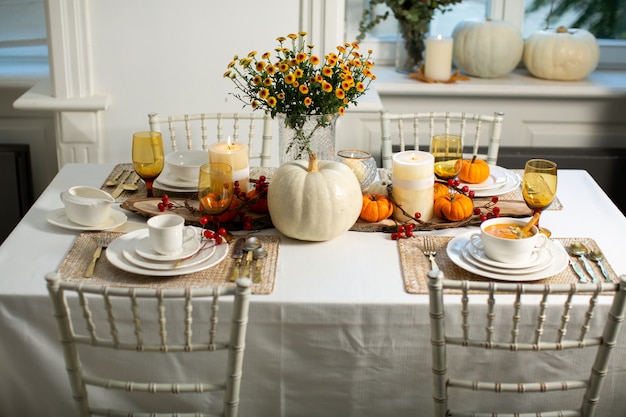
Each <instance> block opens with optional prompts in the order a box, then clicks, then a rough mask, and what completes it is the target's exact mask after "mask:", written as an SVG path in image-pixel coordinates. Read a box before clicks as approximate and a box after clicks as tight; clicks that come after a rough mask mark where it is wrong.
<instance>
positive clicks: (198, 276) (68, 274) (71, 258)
mask: <svg viewBox="0 0 626 417" xmlns="http://www.w3.org/2000/svg"><path fill="white" fill-rule="evenodd" d="M107 233H110V235H111V236H112V237H115V238H117V237H119V236H121V235H123V233H117V232H83V233H81V234H80V235H78V237H77V238H76V240H75V241H74V244H73V245H72V248H71V249H70V250H69V252H68V253H67V255H66V256H65V259H64V260H63V262H61V265H60V266H59V269H58V271H59V272H60V273H61V275H62V276H63V279H65V280H67V281H73V282H81V283H89V284H95V285H102V286H112V287H135V288H137V287H140V288H201V287H213V286H216V285H222V286H229V285H232V286H234V285H235V284H234V283H233V282H230V281H229V277H230V273H231V271H232V266H233V260H232V258H231V254H232V250H233V248H232V246H233V245H230V247H229V249H228V255H227V256H226V258H225V259H224V260H223V261H222V262H220V263H219V264H217V265H214V266H212V267H211V268H207V269H205V270H203V271H199V272H195V273H193V274H186V275H177V276H171V277H150V276H146V275H138V274H133V273H130V272H126V271H123V270H121V269H119V268H117V267H115V266H113V265H112V264H111V263H110V262H109V260H108V259H107V257H106V255H105V252H104V251H106V249H105V250H104V251H103V253H102V256H101V257H100V259H98V262H97V264H96V268H95V270H94V274H93V277H91V278H83V272H84V271H85V268H87V266H88V265H89V263H90V262H91V257H92V254H93V252H94V250H95V249H96V243H95V239H97V238H98V237H99V236H100V235H103V234H107ZM255 236H256V237H258V238H259V241H260V242H261V245H263V247H264V248H265V249H266V250H267V257H266V258H264V259H263V260H262V265H263V267H262V270H261V280H260V282H254V283H253V284H252V293H253V294H271V293H272V291H274V285H275V282H276V267H277V265H278V252H279V246H280V245H279V244H280V237H279V236H267V235H255Z"/></svg>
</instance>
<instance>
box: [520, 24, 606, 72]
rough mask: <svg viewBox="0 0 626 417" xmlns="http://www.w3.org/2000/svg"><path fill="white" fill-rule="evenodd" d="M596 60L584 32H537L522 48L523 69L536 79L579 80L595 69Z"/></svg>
mask: <svg viewBox="0 0 626 417" xmlns="http://www.w3.org/2000/svg"><path fill="white" fill-rule="evenodd" d="M599 60H600V48H599V47H598V42H597V40H596V38H595V36H593V35H592V34H591V33H589V32H588V31H586V30H585V29H567V28H566V27H564V26H559V27H558V28H556V29H546V30H539V31H536V32H533V33H532V34H531V35H530V36H528V38H527V39H526V43H525V45H524V65H526V68H527V69H528V71H530V73H531V74H532V75H534V76H535V77H537V78H544V79H547V80H560V81H577V80H581V79H583V78H585V77H586V76H587V75H589V74H590V73H591V72H592V71H593V70H595V69H596V67H597V66H598V61H599Z"/></svg>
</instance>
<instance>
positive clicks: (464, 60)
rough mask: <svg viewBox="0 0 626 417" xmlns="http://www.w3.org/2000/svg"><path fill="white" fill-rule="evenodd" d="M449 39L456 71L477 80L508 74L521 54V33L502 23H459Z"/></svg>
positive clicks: (491, 21) (488, 21)
mask: <svg viewBox="0 0 626 417" xmlns="http://www.w3.org/2000/svg"><path fill="white" fill-rule="evenodd" d="M452 39H453V47H452V48H453V49H452V58H453V61H454V64H455V65H456V67H457V68H459V69H460V70H461V71H463V72H465V73H466V74H469V75H473V76H475V77H480V78H498V77H502V76H505V75H507V74H509V73H510V72H511V71H513V70H514V69H515V67H516V66H517V64H519V62H520V61H521V59H522V54H523V52H524V39H523V38H522V34H521V32H520V30H519V29H517V28H516V27H515V26H513V25H512V24H511V23H508V22H505V21H503V20H491V19H487V20H485V21H474V20H465V21H462V22H460V23H458V24H457V25H456V26H455V28H454V31H453V32H452Z"/></svg>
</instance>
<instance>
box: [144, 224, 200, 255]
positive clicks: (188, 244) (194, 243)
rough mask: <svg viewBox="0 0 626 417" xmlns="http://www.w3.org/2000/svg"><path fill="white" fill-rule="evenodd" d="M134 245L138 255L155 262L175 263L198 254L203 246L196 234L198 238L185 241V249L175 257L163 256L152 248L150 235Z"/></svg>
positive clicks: (197, 236)
mask: <svg viewBox="0 0 626 417" xmlns="http://www.w3.org/2000/svg"><path fill="white" fill-rule="evenodd" d="M146 230H147V229H146ZM134 244H135V246H134V249H135V252H137V254H138V255H140V256H143V257H144V258H146V259H150V260H153V261H174V260H178V259H180V258H186V257H187V256H190V255H193V254H194V253H196V251H197V250H198V249H200V246H201V243H200V236H199V235H198V234H196V237H193V238H191V239H189V240H187V241H185V243H183V249H182V250H181V251H180V252H178V253H175V254H174V255H162V254H160V253H158V252H157V251H155V250H154V249H153V248H152V244H151V243H150V237H149V236H148V234H146V235H145V236H143V237H138V238H136V239H135V240H134Z"/></svg>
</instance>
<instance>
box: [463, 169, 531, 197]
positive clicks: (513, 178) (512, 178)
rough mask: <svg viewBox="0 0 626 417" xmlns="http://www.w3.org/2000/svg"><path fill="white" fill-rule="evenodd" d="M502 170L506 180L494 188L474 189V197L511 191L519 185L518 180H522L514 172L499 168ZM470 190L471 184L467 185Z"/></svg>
mask: <svg viewBox="0 0 626 417" xmlns="http://www.w3.org/2000/svg"><path fill="white" fill-rule="evenodd" d="M500 169H501V170H502V172H504V174H505V175H506V181H505V182H504V183H503V184H502V185H500V186H499V187H496V188H491V189H487V190H474V195H475V196H476V197H491V196H494V195H502V194H506V193H508V192H509V191H513V190H514V189H516V188H517V187H519V185H520V182H521V181H522V180H521V179H520V177H519V175H517V174H516V173H515V172H513V171H511V170H508V169H506V168H500ZM468 187H469V188H470V190H472V189H473V188H472V186H470V185H468Z"/></svg>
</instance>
